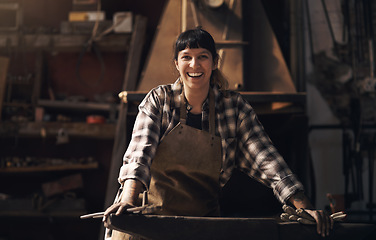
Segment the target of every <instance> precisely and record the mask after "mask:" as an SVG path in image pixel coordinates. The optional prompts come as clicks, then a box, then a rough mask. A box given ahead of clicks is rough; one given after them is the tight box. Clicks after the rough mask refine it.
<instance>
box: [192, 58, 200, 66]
mask: <svg viewBox="0 0 376 240" xmlns="http://www.w3.org/2000/svg"><path fill="white" fill-rule="evenodd" d="M199 66H200V62H199V61H198V59H197V58H192V61H191V67H192V68H194V67H199Z"/></svg>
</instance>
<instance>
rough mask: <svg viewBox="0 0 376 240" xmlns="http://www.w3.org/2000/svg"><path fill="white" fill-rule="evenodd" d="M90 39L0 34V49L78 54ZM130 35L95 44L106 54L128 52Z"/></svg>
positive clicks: (108, 36)
mask: <svg viewBox="0 0 376 240" xmlns="http://www.w3.org/2000/svg"><path fill="white" fill-rule="evenodd" d="M89 39H90V35H89V34H17V33H13V34H12V33H10V34H4V33H3V34H0V48H4V49H9V48H16V47H22V49H23V50H25V51H32V52H35V51H37V50H48V51H64V52H80V51H81V50H82V48H83V46H84V44H86V43H87V41H88V40H89ZM130 39H131V34H112V35H107V36H105V37H103V38H102V39H101V40H100V41H97V42H96V46H98V47H99V48H100V49H101V50H105V51H107V52H119V51H128V50H129V42H130Z"/></svg>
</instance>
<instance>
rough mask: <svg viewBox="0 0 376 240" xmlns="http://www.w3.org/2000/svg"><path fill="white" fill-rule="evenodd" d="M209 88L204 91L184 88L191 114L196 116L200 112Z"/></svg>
mask: <svg viewBox="0 0 376 240" xmlns="http://www.w3.org/2000/svg"><path fill="white" fill-rule="evenodd" d="M208 92H209V86H208V88H205V89H189V88H187V87H185V88H184V94H185V98H186V99H187V101H188V103H189V104H190V105H191V106H192V110H191V111H190V112H191V113H194V114H197V113H201V112H202V104H203V103H204V101H205V99H206V98H207V97H208Z"/></svg>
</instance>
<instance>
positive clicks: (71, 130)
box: [0, 122, 116, 139]
mask: <svg viewBox="0 0 376 240" xmlns="http://www.w3.org/2000/svg"><path fill="white" fill-rule="evenodd" d="M7 129H13V130H12V133H13V134H14V131H16V134H17V136H21V137H46V138H48V137H53V138H56V136H57V134H58V132H59V130H61V129H64V130H66V132H67V133H68V134H69V137H87V138H96V139H113V138H114V136H115V129H116V125H115V124H112V123H102V124H88V123H86V122H22V123H13V122H3V123H0V132H4V133H6V132H7ZM15 129H16V130H15ZM8 135H10V136H12V135H11V134H8ZM4 136H5V135H4Z"/></svg>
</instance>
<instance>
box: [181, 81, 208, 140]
mask: <svg viewBox="0 0 376 240" xmlns="http://www.w3.org/2000/svg"><path fill="white" fill-rule="evenodd" d="M180 122H181V123H182V124H186V122H187V101H186V100H185V94H184V89H183V90H182V92H181V95H180ZM209 133H210V134H212V135H215V100H214V93H213V89H211V88H210V89H209Z"/></svg>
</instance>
